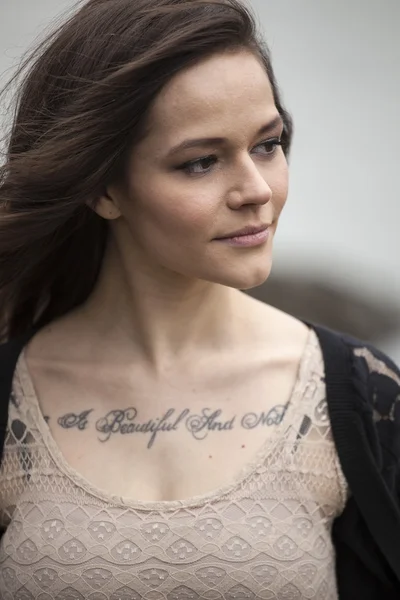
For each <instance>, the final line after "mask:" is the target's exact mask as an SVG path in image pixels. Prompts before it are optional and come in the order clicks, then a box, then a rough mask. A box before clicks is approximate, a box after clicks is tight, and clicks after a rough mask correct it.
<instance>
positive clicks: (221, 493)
mask: <svg viewBox="0 0 400 600" xmlns="http://www.w3.org/2000/svg"><path fill="white" fill-rule="evenodd" d="M313 340H316V335H315V332H314V330H313V328H312V327H309V333H308V336H307V340H306V343H305V346H304V349H303V353H302V355H301V358H300V361H299V364H298V367H297V373H296V378H295V381H294V385H293V387H292V391H291V393H290V396H289V399H288V401H287V404H286V410H285V413H284V417H283V419H282V421H281V422H280V423H279V424H278V425H277V426H276V427H275V429H274V430H273V432H272V433H271V435H269V436H268V437H267V438H266V439H265V440H264V442H263V443H262V444H261V446H260V448H259V449H258V450H257V451H256V453H255V454H254V455H253V458H251V459H250V460H249V461H247V462H246V463H245V464H244V465H243V466H242V468H241V469H240V470H239V471H238V472H237V474H236V476H235V477H234V478H233V480H232V481H231V482H230V483H228V484H225V485H222V486H219V487H218V488H214V489H213V490H211V491H209V492H205V493H203V494H198V495H194V496H189V497H187V498H183V499H176V500H140V499H136V498H130V497H126V496H121V495H118V494H112V493H110V492H108V491H107V490H104V489H102V488H100V487H97V486H96V485H95V484H92V483H91V482H90V481H89V480H88V479H86V477H84V476H83V475H81V474H80V473H79V471H77V470H76V469H75V468H74V467H73V466H72V465H70V463H69V462H68V461H67V460H66V458H65V457H64V455H63V453H62V452H61V449H60V448H59V446H58V444H57V442H56V441H55V439H54V437H53V435H52V433H51V430H50V427H49V425H48V423H47V422H46V420H45V418H44V416H43V414H42V411H41V408H40V403H39V399H38V396H37V394H36V390H35V388H34V385H33V380H32V378H31V376H30V373H29V367H28V364H27V360H26V357H25V348H23V349H22V352H21V354H20V356H19V358H18V362H17V366H16V377H17V378H18V380H19V382H20V386H21V391H22V394H23V401H25V402H27V403H28V404H29V407H30V408H32V409H33V414H32V417H33V420H34V423H35V425H36V427H37V428H38V430H39V432H40V434H41V435H42V439H43V443H44V445H45V447H46V450H47V451H48V452H49V454H50V456H51V458H52V459H53V461H54V463H55V464H56V465H57V467H58V469H59V470H60V471H61V472H62V474H63V475H64V476H65V477H67V478H68V479H69V480H70V482H71V483H72V484H73V485H75V486H76V487H78V488H79V489H80V490H81V491H85V492H86V493H87V494H89V495H91V496H93V497H95V498H96V499H100V500H101V501H103V502H106V503H108V504H111V505H113V506H119V507H121V508H126V509H137V510H141V511H146V512H151V511H157V510H158V511H165V512H167V511H174V510H176V509H190V508H195V507H202V506H204V505H206V504H207V503H209V502H211V501H213V502H216V501H218V500H223V499H224V498H225V497H226V496H228V495H229V494H230V493H232V492H234V491H235V490H238V489H240V488H241V487H242V486H243V485H244V483H245V482H246V481H248V480H249V479H251V477H252V476H254V475H255V474H256V473H257V472H260V470H261V471H262V470H263V468H264V463H265V459H266V456H267V451H268V450H269V449H270V448H271V447H273V446H274V445H275V444H276V443H277V442H278V441H279V440H280V439H281V437H282V432H284V431H285V430H286V429H287V426H288V425H287V422H288V421H289V427H290V423H292V422H293V417H294V416H295V414H296V409H297V408H298V405H299V402H296V400H298V401H300V400H301V396H302V395H303V394H304V386H303V384H304V381H306V379H307V374H308V372H309V369H310V364H311V358H312V356H313V352H312V351H313V350H314V344H313V343H312V342H313Z"/></svg>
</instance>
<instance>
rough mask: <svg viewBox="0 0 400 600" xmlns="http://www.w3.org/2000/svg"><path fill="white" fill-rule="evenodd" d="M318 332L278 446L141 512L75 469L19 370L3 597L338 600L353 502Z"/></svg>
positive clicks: (271, 444) (4, 474) (142, 505)
mask: <svg viewBox="0 0 400 600" xmlns="http://www.w3.org/2000/svg"><path fill="white" fill-rule="evenodd" d="M323 375H324V373H323V360H322V356H321V352H320V348H319V345H318V341H317V338H316V336H315V334H314V333H313V332H312V334H311V335H310V340H309V343H308V346H307V349H306V352H305V356H304V357H303V360H302V366H301V369H300V373H299V378H298V382H297V385H296V388H295V391H294V393H293V396H292V399H291V411H287V414H286V415H285V418H284V419H283V421H282V423H281V426H280V429H279V431H278V433H277V435H276V436H271V438H270V439H268V440H266V442H265V444H264V445H263V447H262V448H261V449H260V451H259V453H258V454H257V456H255V457H254V460H253V461H252V462H251V463H250V464H248V465H246V467H245V468H244V469H243V471H242V472H241V473H240V474H239V475H238V477H237V478H236V479H235V481H234V482H233V483H232V485H230V486H227V487H225V488H221V489H219V490H216V491H214V492H212V493H210V494H204V495H202V496H197V497H195V498H190V499H188V500H182V501H173V502H171V501H169V502H140V501H130V500H129V499H123V498H119V497H117V496H115V497H114V496H110V495H107V494H106V493H103V492H102V491H101V490H97V489H96V488H94V487H93V486H92V485H91V484H90V483H89V482H88V481H86V480H84V479H83V478H82V477H81V476H80V475H79V474H78V473H76V472H75V471H74V470H73V469H71V468H70V467H69V465H67V464H66V463H65V461H64V459H63V457H62V456H61V453H60V452H59V451H58V449H57V447H56V444H55V442H54V440H53V439H52V438H51V434H50V431H49V430H48V428H47V426H46V424H45V422H44V420H43V417H42V416H41V414H40V410H39V407H38V405H37V403H35V401H34V398H33V397H32V396H31V395H30V394H29V386H27V384H26V378H27V372H26V368H25V365H24V362H23V359H20V362H19V364H18V367H17V371H16V376H15V381H14V389H13V395H12V398H11V403H10V413H9V424H8V433H7V438H6V444H5V454H4V460H3V464H2V468H1V471H0V520H1V522H2V524H3V525H4V526H6V527H7V529H6V532H5V534H4V536H3V538H2V540H1V543H0V597H1V598H2V599H3V600H11V599H12V600H54V599H55V600H67V599H68V600H81V599H82V600H83V599H84V600H139V599H142V598H143V599H147V600H197V599H203V598H204V599H207V600H220V599H221V600H222V599H225V598H226V599H227V600H246V599H254V598H260V599H263V600H273V599H276V600H278V599H279V600H301V599H306V598H307V599H316V600H317V599H318V600H321V599H322V598H324V599H325V600H337V591H336V582H335V564H334V563H335V557H334V549H333V546H332V542H331V526H332V522H333V519H334V518H335V517H336V516H337V515H339V514H340V513H341V512H342V510H343V508H344V504H345V501H346V497H347V493H348V491H347V486H346V482H345V479H344V476H343V474H342V472H341V469H340V466H339V462H338V459H337V455H336V451H335V448H334V444H333V441H332V437H331V430H330V423H329V417H328V411H327V404H326V399H325V386H324V382H323Z"/></svg>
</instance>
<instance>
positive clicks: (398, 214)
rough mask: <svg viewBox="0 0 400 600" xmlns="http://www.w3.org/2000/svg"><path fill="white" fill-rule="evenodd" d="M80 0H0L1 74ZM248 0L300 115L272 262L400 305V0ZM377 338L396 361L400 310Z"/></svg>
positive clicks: (282, 270) (281, 269) (278, 269)
mask: <svg viewBox="0 0 400 600" xmlns="http://www.w3.org/2000/svg"><path fill="white" fill-rule="evenodd" d="M73 4H74V3H73V2H71V1H70V0H35V1H32V0H0V84H1V83H2V82H3V83H4V81H5V80H6V79H7V78H8V77H9V76H10V75H11V73H12V70H13V68H14V66H15V65H16V64H17V62H18V59H19V57H20V56H21V55H22V53H23V52H24V51H25V50H26V49H27V47H28V46H29V45H31V44H32V42H33V41H34V39H35V38H36V36H38V35H40V34H41V33H42V32H43V31H44V29H45V28H48V27H49V26H50V25H51V21H52V19H54V17H55V16H56V15H60V14H61V13H63V11H65V10H68V9H70V8H71V7H72V6H73ZM251 4H252V5H253V7H254V9H255V11H256V12H257V14H258V17H259V20H260V23H261V26H262V29H263V31H264V32H265V36H266V39H267V41H268V43H269V46H270V49H271V52H272V57H273V63H274V66H275V71H276V74H277V77H278V81H279V84H280V87H281V89H282V92H283V97H284V100H285V103H286V105H287V107H288V108H289V110H290V111H291V113H292V114H293V116H294V119H295V126H296V135H295V141H294V147H293V153H292V157H291V190H290V196H289V202H288V205H287V207H286V209H285V213H284V215H283V217H282V219H281V224H280V228H279V232H278V236H277V240H276V246H275V248H276V249H275V266H274V273H278V274H281V275H284V276H285V277H286V278H289V279H290V277H292V276H293V277H299V276H300V277H301V276H306V277H310V276H311V277H314V278H317V279H319V280H320V281H323V282H324V283H328V284H330V285H333V286H339V287H340V288H345V289H346V290H348V291H349V293H355V294H358V295H359V296H361V297H362V298H364V299H366V300H367V301H369V302H371V303H372V304H375V305H376V306H379V307H380V308H381V309H382V310H383V311H384V310H385V307H386V306H393V307H394V308H400V306H399V305H400V302H399V299H400V273H399V269H400V235H399V226H400V197H399V196H400V194H399V175H400V164H399V162H400V161H399V158H400V152H399V139H400V124H399V104H400V70H399V63H400V35H399V29H400V1H399V0H273V1H270V0H253V1H252V2H251ZM4 118H5V119H6V120H5V121H3V126H4V123H7V117H4ZM337 309H338V311H340V310H343V307H342V306H338V307H337ZM380 345H381V347H383V348H384V349H385V350H387V351H389V352H390V353H391V355H392V356H393V357H394V358H395V359H396V360H397V361H398V362H400V322H399V321H397V320H396V319H394V320H393V328H392V331H390V332H389V335H387V334H385V339H382V340H381V344H380Z"/></svg>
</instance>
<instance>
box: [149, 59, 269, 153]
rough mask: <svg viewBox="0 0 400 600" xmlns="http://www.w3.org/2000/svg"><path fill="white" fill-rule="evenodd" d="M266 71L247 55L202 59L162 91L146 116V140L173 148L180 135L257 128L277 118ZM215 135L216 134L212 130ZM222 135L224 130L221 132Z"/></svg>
mask: <svg viewBox="0 0 400 600" xmlns="http://www.w3.org/2000/svg"><path fill="white" fill-rule="evenodd" d="M276 112H277V111H276V108H275V102H274V98H273V93H272V88H271V84H270V82H269V79H268V76H267V73H266V71H265V68H264V67H263V65H262V64H261V63H260V61H259V59H257V58H256V57H255V56H254V55H253V54H252V53H251V52H250V51H245V50H242V51H237V52H234V53H232V52H231V53H224V54H219V55H215V56H212V57H210V58H207V59H206V60H204V61H202V62H201V63H199V64H196V65H195V66H192V67H190V68H188V69H186V70H185V71H182V72H181V73H179V74H178V75H176V76H175V77H173V78H172V79H171V81H170V82H169V83H168V84H167V85H166V86H165V88H164V89H163V90H162V91H161V93H160V94H159V96H158V97H157V99H156V100H155V102H154V104H153V106H152V109H151V111H150V115H149V116H150V119H149V121H150V127H149V138H150V140H151V138H155V137H159V136H162V137H163V139H164V142H165V143H167V144H168V143H169V142H170V143H175V142H176V141H177V138H178V139H179V138H180V137H182V136H185V137H188V136H190V137H191V136H194V137H198V136H200V137H201V136H203V135H209V134H213V135H214V134H215V135H217V134H218V132H220V133H221V130H224V129H225V130H226V129H227V128H232V127H235V129H236V130H240V128H241V127H245V128H246V130H248V129H249V127H251V126H252V123H254V127H256V128H258V127H259V126H260V121H261V124H263V123H264V122H265V121H266V120H268V118H273V117H274V116H275V115H276ZM217 130H218V131H217ZM225 133H226V131H225Z"/></svg>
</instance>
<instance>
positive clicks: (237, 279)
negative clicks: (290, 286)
mask: <svg viewBox="0 0 400 600" xmlns="http://www.w3.org/2000/svg"><path fill="white" fill-rule="evenodd" d="M271 268H272V264H271V262H270V261H268V260H267V261H265V263H264V264H262V265H259V266H258V267H255V266H253V267H252V266H251V265H249V266H248V268H247V269H244V268H243V266H242V267H241V268H238V269H237V271H236V272H227V271H225V273H224V274H223V276H222V277H221V280H220V281H219V282H218V283H221V284H222V285H226V286H227V287H231V288H235V289H237V290H251V289H252V288H256V287H258V286H260V285H262V284H263V283H265V282H266V281H267V279H268V277H269V276H270V273H271Z"/></svg>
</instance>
